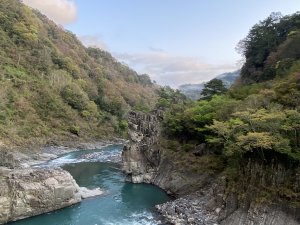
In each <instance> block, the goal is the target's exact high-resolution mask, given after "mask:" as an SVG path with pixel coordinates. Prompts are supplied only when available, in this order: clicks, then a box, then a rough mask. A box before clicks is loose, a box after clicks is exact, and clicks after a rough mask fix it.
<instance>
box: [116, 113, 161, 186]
mask: <svg viewBox="0 0 300 225" xmlns="http://www.w3.org/2000/svg"><path fill="white" fill-rule="evenodd" d="M159 113H160V112H159V111H158V112H156V114H155V115H144V114H139V113H136V112H130V114H129V138H130V143H129V144H127V145H125V147H124V150H123V152H122V165H123V170H124V171H125V173H126V174H127V177H126V180H127V181H130V182H133V183H142V182H144V183H152V182H153V180H154V178H155V176H156V175H157V171H158V165H159V164H160V150H159V148H158V145H157V137H158V135H159Z"/></svg>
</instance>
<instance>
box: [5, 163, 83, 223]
mask: <svg viewBox="0 0 300 225" xmlns="http://www.w3.org/2000/svg"><path fill="white" fill-rule="evenodd" d="M80 201H81V194H80V192H79V187H78V185H77V183H76V181H75V180H74V179H73V177H72V176H71V175H70V173H68V172H67V171H64V170H62V169H22V170H21V169H20V170H10V169H7V168H3V167H2V168H0V224H4V223H7V222H9V221H16V220H19V219H23V218H27V217H31V216H35V215H39V214H42V213H46V212H50V211H53V210H57V209H60V208H64V207H67V206H70V205H73V204H75V203H78V202H80Z"/></svg>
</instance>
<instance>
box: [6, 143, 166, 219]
mask: <svg viewBox="0 0 300 225" xmlns="http://www.w3.org/2000/svg"><path fill="white" fill-rule="evenodd" d="M122 147H123V146H121V145H111V146H107V147H104V148H103V149H99V150H84V151H78V152H72V153H68V154H66V155H63V156H61V157H60V158H57V159H55V160H52V161H49V162H47V163H46V164H44V165H40V166H43V167H47V166H49V167H55V166H60V167H62V168H64V169H65V170H67V171H69V172H70V173H71V174H72V175H73V177H74V179H75V180H76V181H77V183H78V185H79V186H80V187H86V188H89V189H94V188H101V189H102V190H103V191H104V194H103V195H101V196H98V197H95V198H91V199H85V200H83V201H82V202H81V203H79V204H76V205H74V206H71V207H68V208H65V209H61V210H58V211H55V212H51V213H47V214H44V215H40V216H36V217H32V218H29V219H25V220H21V221H17V222H14V223H10V225H157V224H161V222H160V220H159V219H158V218H157V216H156V215H155V213H154V211H153V207H154V206H155V205H156V204H160V203H164V202H166V201H168V200H170V198H169V197H168V196H167V195H166V193H165V192H164V191H162V190H161V189H159V188H157V187H155V186H153V185H149V184H132V183H126V182H124V174H123V173H122V171H121V170H120V165H119V164H118V163H117V161H119V159H120V154H121V151H122Z"/></svg>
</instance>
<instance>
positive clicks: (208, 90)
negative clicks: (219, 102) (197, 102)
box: [201, 79, 227, 100]
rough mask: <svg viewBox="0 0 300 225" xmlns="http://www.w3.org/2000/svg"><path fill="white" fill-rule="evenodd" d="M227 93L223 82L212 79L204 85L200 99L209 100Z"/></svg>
mask: <svg viewBox="0 0 300 225" xmlns="http://www.w3.org/2000/svg"><path fill="white" fill-rule="evenodd" d="M226 91H227V88H226V87H225V86H224V84H223V81H222V80H219V79H212V80H211V81H209V82H207V83H206V84H204V88H203V90H202V92H201V96H202V97H201V99H203V100H210V99H211V98H212V96H214V95H221V94H224V93H225V92H226Z"/></svg>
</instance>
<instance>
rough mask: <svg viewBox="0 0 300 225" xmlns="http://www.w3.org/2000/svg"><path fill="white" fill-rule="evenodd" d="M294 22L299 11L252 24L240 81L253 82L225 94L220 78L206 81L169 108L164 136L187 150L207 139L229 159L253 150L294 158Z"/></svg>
mask: <svg viewBox="0 0 300 225" xmlns="http://www.w3.org/2000/svg"><path fill="white" fill-rule="evenodd" d="M299 23H300V15H299V13H296V14H294V15H291V16H286V17H282V16H280V15H279V14H272V15H271V16H270V17H268V18H267V19H266V20H264V21H262V22H260V23H259V24H257V25H255V26H254V27H253V28H252V29H251V31H250V33H249V35H248V36H247V38H246V39H244V40H243V41H242V42H241V43H242V45H243V48H242V49H243V53H244V55H245V57H246V62H245V65H244V67H243V70H242V77H241V80H242V81H243V83H247V82H248V81H250V80H251V81H256V82H255V83H252V84H247V85H245V84H244V85H241V84H240V85H235V86H234V87H232V88H231V89H230V90H229V91H228V92H227V93H224V92H225V90H224V89H223V88H224V87H223V86H222V84H221V83H220V82H216V81H215V80H212V81H210V82H208V83H207V85H206V89H207V90H204V91H205V93H204V94H203V95H204V96H205V98H204V99H202V100H200V101H198V102H193V103H189V104H179V105H178V104H177V105H175V106H173V107H170V109H169V110H168V111H167V113H166V116H165V119H164V128H165V129H164V132H165V134H166V135H167V136H168V137H169V138H174V139H177V140H180V141H181V142H182V143H185V145H187V143H189V147H190V150H193V149H195V147H196V146H197V145H199V144H201V143H206V146H208V148H209V149H211V151H212V152H217V153H218V154H221V155H222V157H224V158H225V159H227V160H229V161H230V160H232V159H237V160H239V159H242V158H243V157H244V156H246V155H247V156H249V155H251V154H253V155H255V156H256V157H259V158H260V160H271V161H272V159H274V158H277V159H280V160H285V161H290V162H299V161H300V145H299V144H300V124H299V123H300V60H299V58H300V47H299V43H300V34H299V33H298V31H297V29H298V28H300V26H299ZM270 71H272V73H270ZM267 75H268V76H267ZM269 75H270V76H269ZM265 80H268V81H265ZM219 89H220V91H218V90H219ZM215 90H217V91H215ZM216 150H217V151H216Z"/></svg>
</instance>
